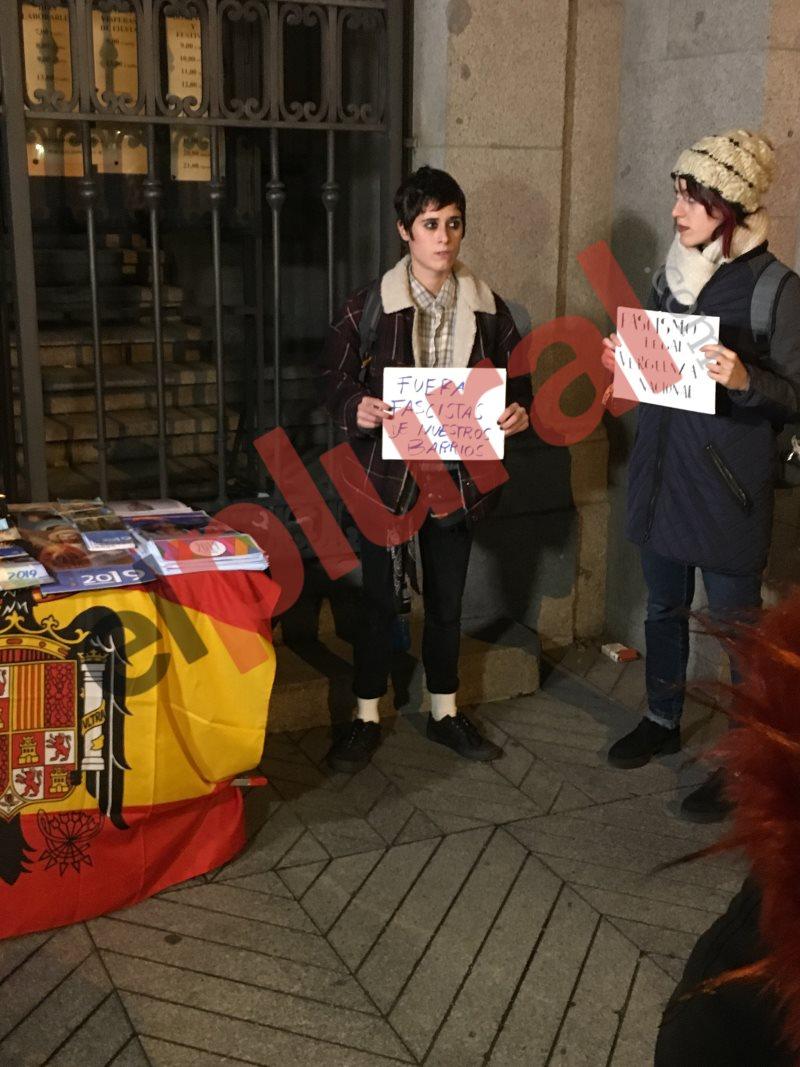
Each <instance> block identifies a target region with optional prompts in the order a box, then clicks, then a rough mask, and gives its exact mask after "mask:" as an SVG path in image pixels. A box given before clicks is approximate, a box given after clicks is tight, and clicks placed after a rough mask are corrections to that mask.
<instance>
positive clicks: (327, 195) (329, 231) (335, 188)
mask: <svg viewBox="0 0 800 1067" xmlns="http://www.w3.org/2000/svg"><path fill="white" fill-rule="evenodd" d="M335 137H336V135H335V134H334V132H333V131H332V130H329V131H328V133H327V134H326V142H327V143H326V174H325V181H324V182H323V185H322V203H323V204H324V206H325V229H326V250H327V260H328V262H327V268H328V322H333V316H334V314H335V312H336V306H335V299H336V293H335V289H336V279H335V271H336V259H335V244H334V242H335V235H336V226H335V223H336V217H335V216H336V205H337V204H338V203H339V183H338V182H337V181H336V140H335ZM327 441H328V449H329V450H330V449H331V448H333V442H334V434H333V419H332V418H331V417H330V415H329V416H328V425H327Z"/></svg>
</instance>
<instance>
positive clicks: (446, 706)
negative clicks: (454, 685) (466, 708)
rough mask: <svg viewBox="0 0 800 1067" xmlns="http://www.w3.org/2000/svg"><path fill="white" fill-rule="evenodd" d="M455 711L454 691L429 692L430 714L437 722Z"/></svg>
mask: <svg viewBox="0 0 800 1067" xmlns="http://www.w3.org/2000/svg"><path fill="white" fill-rule="evenodd" d="M455 713H456V695H455V693H431V715H432V716H433V718H434V719H435V720H436V722H439V721H440V719H446V718H447V716H448V715H455Z"/></svg>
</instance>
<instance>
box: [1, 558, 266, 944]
mask: <svg viewBox="0 0 800 1067" xmlns="http://www.w3.org/2000/svg"><path fill="white" fill-rule="evenodd" d="M279 593H280V589H279V587H278V586H277V585H276V584H275V583H274V582H273V581H271V580H270V579H269V578H268V577H267V576H266V575H264V574H259V573H252V572H226V573H223V574H220V573H213V572H212V573H202V574H193V575H180V576H177V577H174V578H169V579H166V578H165V579H159V580H158V581H157V582H154V583H151V584H149V585H146V586H138V587H129V588H123V589H113V590H108V591H103V592H97V593H95V592H86V593H79V594H76V595H73V596H67V597H62V598H57V599H52V600H51V599H45V600H43V601H41V602H37V601H36V600H35V599H34V596H33V594H32V593H30V592H29V591H28V590H18V591H15V592H13V593H4V594H2V597H3V601H2V608H3V610H2V613H0V894H2V898H3V908H2V911H0V937H11V936H15V935H18V934H24V933H28V932H30V931H33V930H41V929H46V928H48V927H53V926H60V925H64V924H66V923H72V922H78V921H81V920H84V919H88V918H91V917H92V916H96V915H100V914H102V913H103V912H107V911H112V910H116V909H118V908H122V907H126V906H128V905H131V904H134V903H136V902H137V901H139V900H142V899H143V898H145V897H147V896H150V895H151V894H153V893H156V892H158V891H159V890H162V889H164V888H165V887H167V886H169V885H173V884H175V883H177V882H182V881H184V880H186V879H188V878H192V877H194V876H196V875H198V874H201V873H203V872H205V871H208V870H211V869H213V868H216V867H218V866H220V865H221V864H223V863H226V862H227V861H228V860H230V859H231V857H232V856H233V855H235V853H236V852H237V851H238V850H239V849H240V848H241V847H242V846H243V844H244V823H243V804H242V795H241V791H240V789H238V788H237V787H235V786H233V785H232V779H234V778H235V777H236V776H237V775H240V774H241V773H242V772H245V771H247V770H250V769H252V768H253V767H255V766H256V765H257V764H258V762H259V760H260V758H261V753H262V750H263V744H264V734H265V729H266V723H267V709H268V705H269V697H270V692H271V689H272V684H273V680H274V676H275V654H274V650H273V647H272V642H271V626H270V624H271V618H272V613H273V611H274V608H275V604H276V602H277V599H278V595H279Z"/></svg>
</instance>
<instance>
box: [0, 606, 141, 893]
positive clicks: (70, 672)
mask: <svg viewBox="0 0 800 1067" xmlns="http://www.w3.org/2000/svg"><path fill="white" fill-rule="evenodd" d="M14 600H15V602H14V603H13V605H12V603H11V602H10V601H11V598H10V597H9V596H8V594H7V595H6V599H5V603H4V608H5V611H4V612H3V613H2V615H0V844H5V848H4V852H5V856H4V863H3V864H2V865H0V878H3V879H4V880H6V881H10V882H13V881H15V880H16V878H17V877H18V876H19V874H24V873H25V872H26V870H27V863H28V860H27V857H26V856H25V851H26V849H25V843H24V838H21V837H20V836H19V835H18V833H17V832H15V831H16V830H17V829H18V827H17V826H15V824H16V823H17V822H18V817H19V815H20V814H22V813H23V812H24V809H25V808H27V807H29V806H31V805H35V813H36V816H37V821H38V822H39V825H40V829H41V831H42V833H43V836H44V837H45V840H46V841H47V842H48V845H49V850H50V852H51V853H53V855H55V853H56V852H57V853H58V859H57V860H56V862H58V863H59V866H61V864H62V862H63V860H64V856H65V855H66V854H65V853H64V850H63V848H61V849H59V848H58V847H57V846H58V844H59V842H58V841H57V840H56V839H55V838H53V840H52V841H51V837H53V834H51V833H50V832H49V830H48V826H49V823H50V821H51V819H52V818H55V816H54V815H51V814H50V812H49V811H48V808H50V809H51V810H52V806H53V805H54V804H58V803H62V802H63V801H65V800H67V799H68V798H69V797H70V796H71V794H72V793H73V792H74V791H75V789H76V787H77V786H78V785H80V784H81V783H85V786H86V790H87V792H88V793H89V794H90V795H91V796H92V797H94V798H95V799H96V800H97V806H98V807H99V808H100V813H101V814H100V816H99V817H98V815H97V814H94V815H92V814H91V813H86V812H83V813H81V814H80V817H78V821H79V822H81V824H83V823H86V824H87V825H86V826H83V825H81V826H80V827H78V826H77V825H76V826H74V827H73V828H72V829H73V836H75V835H76V834H77V838H78V840H77V841H76V842H75V843H76V844H77V845H80V838H81V837H84V836H85V837H86V838H87V840H88V839H90V838H91V837H93V836H94V835H95V834H96V833H97V831H98V829H99V824H100V822H101V821H102V816H104V815H109V816H111V817H112V822H114V823H115V825H117V826H119V827H120V828H121V829H124V827H125V823H124V821H123V820H122V815H121V809H122V776H123V774H124V771H125V770H127V764H126V763H125V761H124V757H123V755H122V753H123V740H124V714H125V708H124V692H125V690H124V683H125V671H124V660H123V659H122V657H121V656H120V652H121V651H123V636H122V628H121V624H120V622H119V618H118V616H117V614H116V612H114V611H110V610H108V609H105V608H93V609H89V610H88V611H86V612H84V613H82V614H80V615H78V616H77V618H75V619H74V620H73V622H72V624H71V625H69V626H66V627H64V626H60V625H59V623H58V620H57V619H56V618H55V617H53V616H50V617H48V618H45V619H43V620H42V621H41V622H40V623H39V622H36V620H35V619H34V616H33V613H32V610H31V608H32V604H31V603H30V602H29V599H28V596H25V595H23V593H22V591H20V593H18V594H17V595H16V597H15V598H14ZM115 735H116V736H115ZM76 817H77V816H76ZM56 821H57V820H56ZM4 826H5V830H4ZM57 836H58V835H56V837H57ZM15 843H17V847H16V848H14V847H13V846H14V844H15ZM54 850H55V851H54ZM68 851H69V852H70V856H69V857H67V862H68V863H69V864H70V865H72V866H75V865H76V864H80V863H83V862H90V861H89V859H88V858H87V857H88V853H87V852H86V850H85V849H84V848H82V847H79V848H78V849H77V851H75V849H68ZM62 853H64V855H62Z"/></svg>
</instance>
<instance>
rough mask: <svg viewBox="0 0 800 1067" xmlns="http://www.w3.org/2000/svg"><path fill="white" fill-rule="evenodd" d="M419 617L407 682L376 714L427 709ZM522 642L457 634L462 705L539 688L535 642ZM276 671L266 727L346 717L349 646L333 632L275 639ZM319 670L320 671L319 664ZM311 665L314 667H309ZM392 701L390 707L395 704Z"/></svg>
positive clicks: (350, 698) (294, 727) (297, 726)
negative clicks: (296, 641)
mask: <svg viewBox="0 0 800 1067" xmlns="http://www.w3.org/2000/svg"><path fill="white" fill-rule="evenodd" d="M420 630H421V625H420V620H419V619H415V620H414V623H413V626H412V650H411V654H410V655H405V656H403V657H402V658H403V660H404V661H405V662H404V664H403V666H404V668H405V671H404V674H405V675H406V676H407V678H408V681H407V683H406V684H405V685H403V686H402V690H400V689H398V690H395V691H392V690H391V689H390V692H389V693H388V694H387V695H386V696H385V697H384V698H383V699H382V700H381V702H380V705H379V708H380V713H381V717H382V718H383V717H386V716H390V715H395V714H397V713H398V712H403V711H428V710H430V698H429V695H428V693H427V690H426V689H425V685H424V672H423V669H422V663H421V662H420V659H419V645H420ZM527 633H528V634H529V635H530V640H527V641H526V642H525V643H524V644H520V645H513V644H498V643H492V642H489V641H485V640H482V639H480V638H477V637H471V636H469V635H468V634H464V635H462V641H461V657H460V660H459V678H460V681H461V685H460V687H459V691H458V699H459V704H460V705H461V706H462V707H466V706H469V705H473V704H483V703H487V702H489V701H493V700H506V699H508V698H509V697H516V696H520V695H522V694H525V693H533V692H535V691H536V690H537V689H538V688H539V654H538V647H537V646H538V642H537V641H536V637H535V635H534V634H531V633H530V631H527ZM275 654H276V658H277V673H276V675H275V685H274V687H273V690H272V696H271V698H270V705H269V730H270V733H276V732H279V731H284V730H307V729H310V728H311V727H312V726H329V725H330V723H331V719H332V718H333V719H334V721H336V720H340V719H342V718H345V717H347V716H348V715H349V714H350V712H351V709H352V707H353V706H354V698H353V696H352V692H351V689H350V683H351V678H352V646H351V645H350V644H348V643H347V642H346V641H342V640H340V639H339V638H337V637H336V636H335V635H334V634H328V635H326V636H324V637H323V636H321V638H320V642H317V643H316V644H315V645H308V646H306V647H304V646H302V645H292V646H291V647H290V646H288V645H286V644H284V643H282V642H280V641H276V647H275ZM323 663H324V664H325V669H324V670H322V669H320V667H321V665H322V664H323ZM315 664H316V665H315ZM396 703H397V704H398V706H397V707H396V706H395V704H396Z"/></svg>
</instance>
